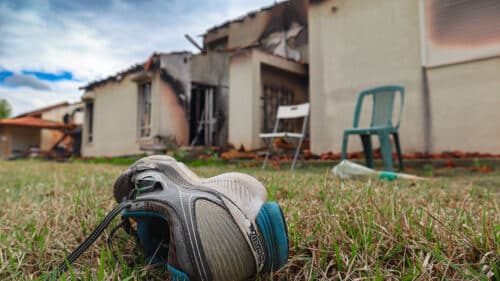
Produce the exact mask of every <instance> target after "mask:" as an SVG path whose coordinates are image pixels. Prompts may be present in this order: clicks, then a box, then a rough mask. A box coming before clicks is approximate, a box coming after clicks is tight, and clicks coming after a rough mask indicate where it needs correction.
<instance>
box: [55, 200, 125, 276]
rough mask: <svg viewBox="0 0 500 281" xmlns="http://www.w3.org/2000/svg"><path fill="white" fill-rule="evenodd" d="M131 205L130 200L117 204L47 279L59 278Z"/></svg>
mask: <svg viewBox="0 0 500 281" xmlns="http://www.w3.org/2000/svg"><path fill="white" fill-rule="evenodd" d="M130 206H131V202H130V201H123V202H121V203H120V204H118V206H116V207H115V208H114V209H113V210H111V212H109V214H108V215H106V217H105V218H104V219H103V220H102V222H101V223H100V224H99V225H98V226H97V227H96V228H95V229H94V231H93V232H92V233H91V234H90V235H89V236H88V237H87V238H86V239H85V241H83V243H81V244H80V246H78V248H76V249H75V250H74V251H73V252H72V253H71V254H70V255H69V256H67V257H66V259H65V260H64V261H63V262H62V263H61V264H60V265H59V267H58V268H57V270H54V271H53V272H52V274H51V275H49V276H48V277H47V279H46V280H57V278H59V276H60V275H61V274H62V273H63V272H64V271H66V270H67V269H68V266H69V265H71V264H72V263H73V262H75V261H76V260H77V259H78V257H80V255H81V254H83V253H84V252H85V251H86V250H87V249H88V248H89V247H90V246H91V245H92V244H93V243H94V242H95V241H96V240H97V238H99V236H101V235H102V233H103V232H104V230H106V228H107V227H108V226H109V224H110V223H111V222H112V221H113V219H114V218H115V217H116V216H117V215H119V214H120V213H121V211H122V210H123V209H126V208H128V207H130Z"/></svg>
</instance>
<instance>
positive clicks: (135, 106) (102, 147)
mask: <svg viewBox="0 0 500 281" xmlns="http://www.w3.org/2000/svg"><path fill="white" fill-rule="evenodd" d="M226 61H227V55H226V54H199V55H193V54H192V53H190V52H173V53H155V54H153V55H152V56H151V57H150V58H149V59H147V60H146V61H145V62H144V63H141V64H136V65H134V66H132V67H130V68H129V69H127V70H124V71H122V72H119V73H117V74H115V75H113V76H110V77H107V78H105V79H102V80H97V81H94V82H91V83H89V84H88V85H86V86H84V87H82V89H83V90H84V91H85V93H84V95H83V97H82V100H83V101H84V103H85V112H86V118H85V122H84V130H83V155H84V156H119V155H131V154H138V153H142V152H145V151H155V152H161V151H165V150H166V149H167V147H168V146H169V145H178V146H187V145H224V144H225V141H226V140H227V137H226V135H227V133H226V132H227V125H225V124H226V120H227V117H226V114H225V112H224V110H223V109H224V107H223V104H224V101H223V100H224V99H227V71H226V68H225V65H226V64H227V62H226Z"/></svg>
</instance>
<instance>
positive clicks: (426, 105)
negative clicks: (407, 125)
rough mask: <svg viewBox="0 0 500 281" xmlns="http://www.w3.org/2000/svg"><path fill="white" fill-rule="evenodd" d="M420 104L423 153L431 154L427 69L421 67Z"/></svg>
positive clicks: (430, 113) (430, 116)
mask: <svg viewBox="0 0 500 281" xmlns="http://www.w3.org/2000/svg"><path fill="white" fill-rule="evenodd" d="M422 102H423V107H424V108H423V113H424V152H425V153H426V154H429V153H431V152H432V110H431V108H432V107H431V93H430V88H429V79H428V77H427V67H425V66H422Z"/></svg>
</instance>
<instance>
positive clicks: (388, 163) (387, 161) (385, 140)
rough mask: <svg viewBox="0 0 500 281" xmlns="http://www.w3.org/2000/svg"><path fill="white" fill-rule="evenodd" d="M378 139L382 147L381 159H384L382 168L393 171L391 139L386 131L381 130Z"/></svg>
mask: <svg viewBox="0 0 500 281" xmlns="http://www.w3.org/2000/svg"><path fill="white" fill-rule="evenodd" d="M378 138H379V141H380V148H381V149H382V159H383V160H384V170H385V171H391V172H392V171H393V170H394V167H393V165H392V152H391V141H390V138H389V133H388V132H381V133H379V134H378Z"/></svg>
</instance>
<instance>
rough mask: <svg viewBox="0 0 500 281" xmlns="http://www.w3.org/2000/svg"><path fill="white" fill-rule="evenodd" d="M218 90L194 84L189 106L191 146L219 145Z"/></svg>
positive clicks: (213, 87)
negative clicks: (217, 134)
mask: <svg viewBox="0 0 500 281" xmlns="http://www.w3.org/2000/svg"><path fill="white" fill-rule="evenodd" d="M217 101H218V93H217V88H216V87H215V86H211V85H205V84H199V83H193V84H192V85H191V101H190V105H189V143H190V144H191V145H217V141H216V131H217V125H218V124H217V116H218V108H219V107H218V102H217Z"/></svg>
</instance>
